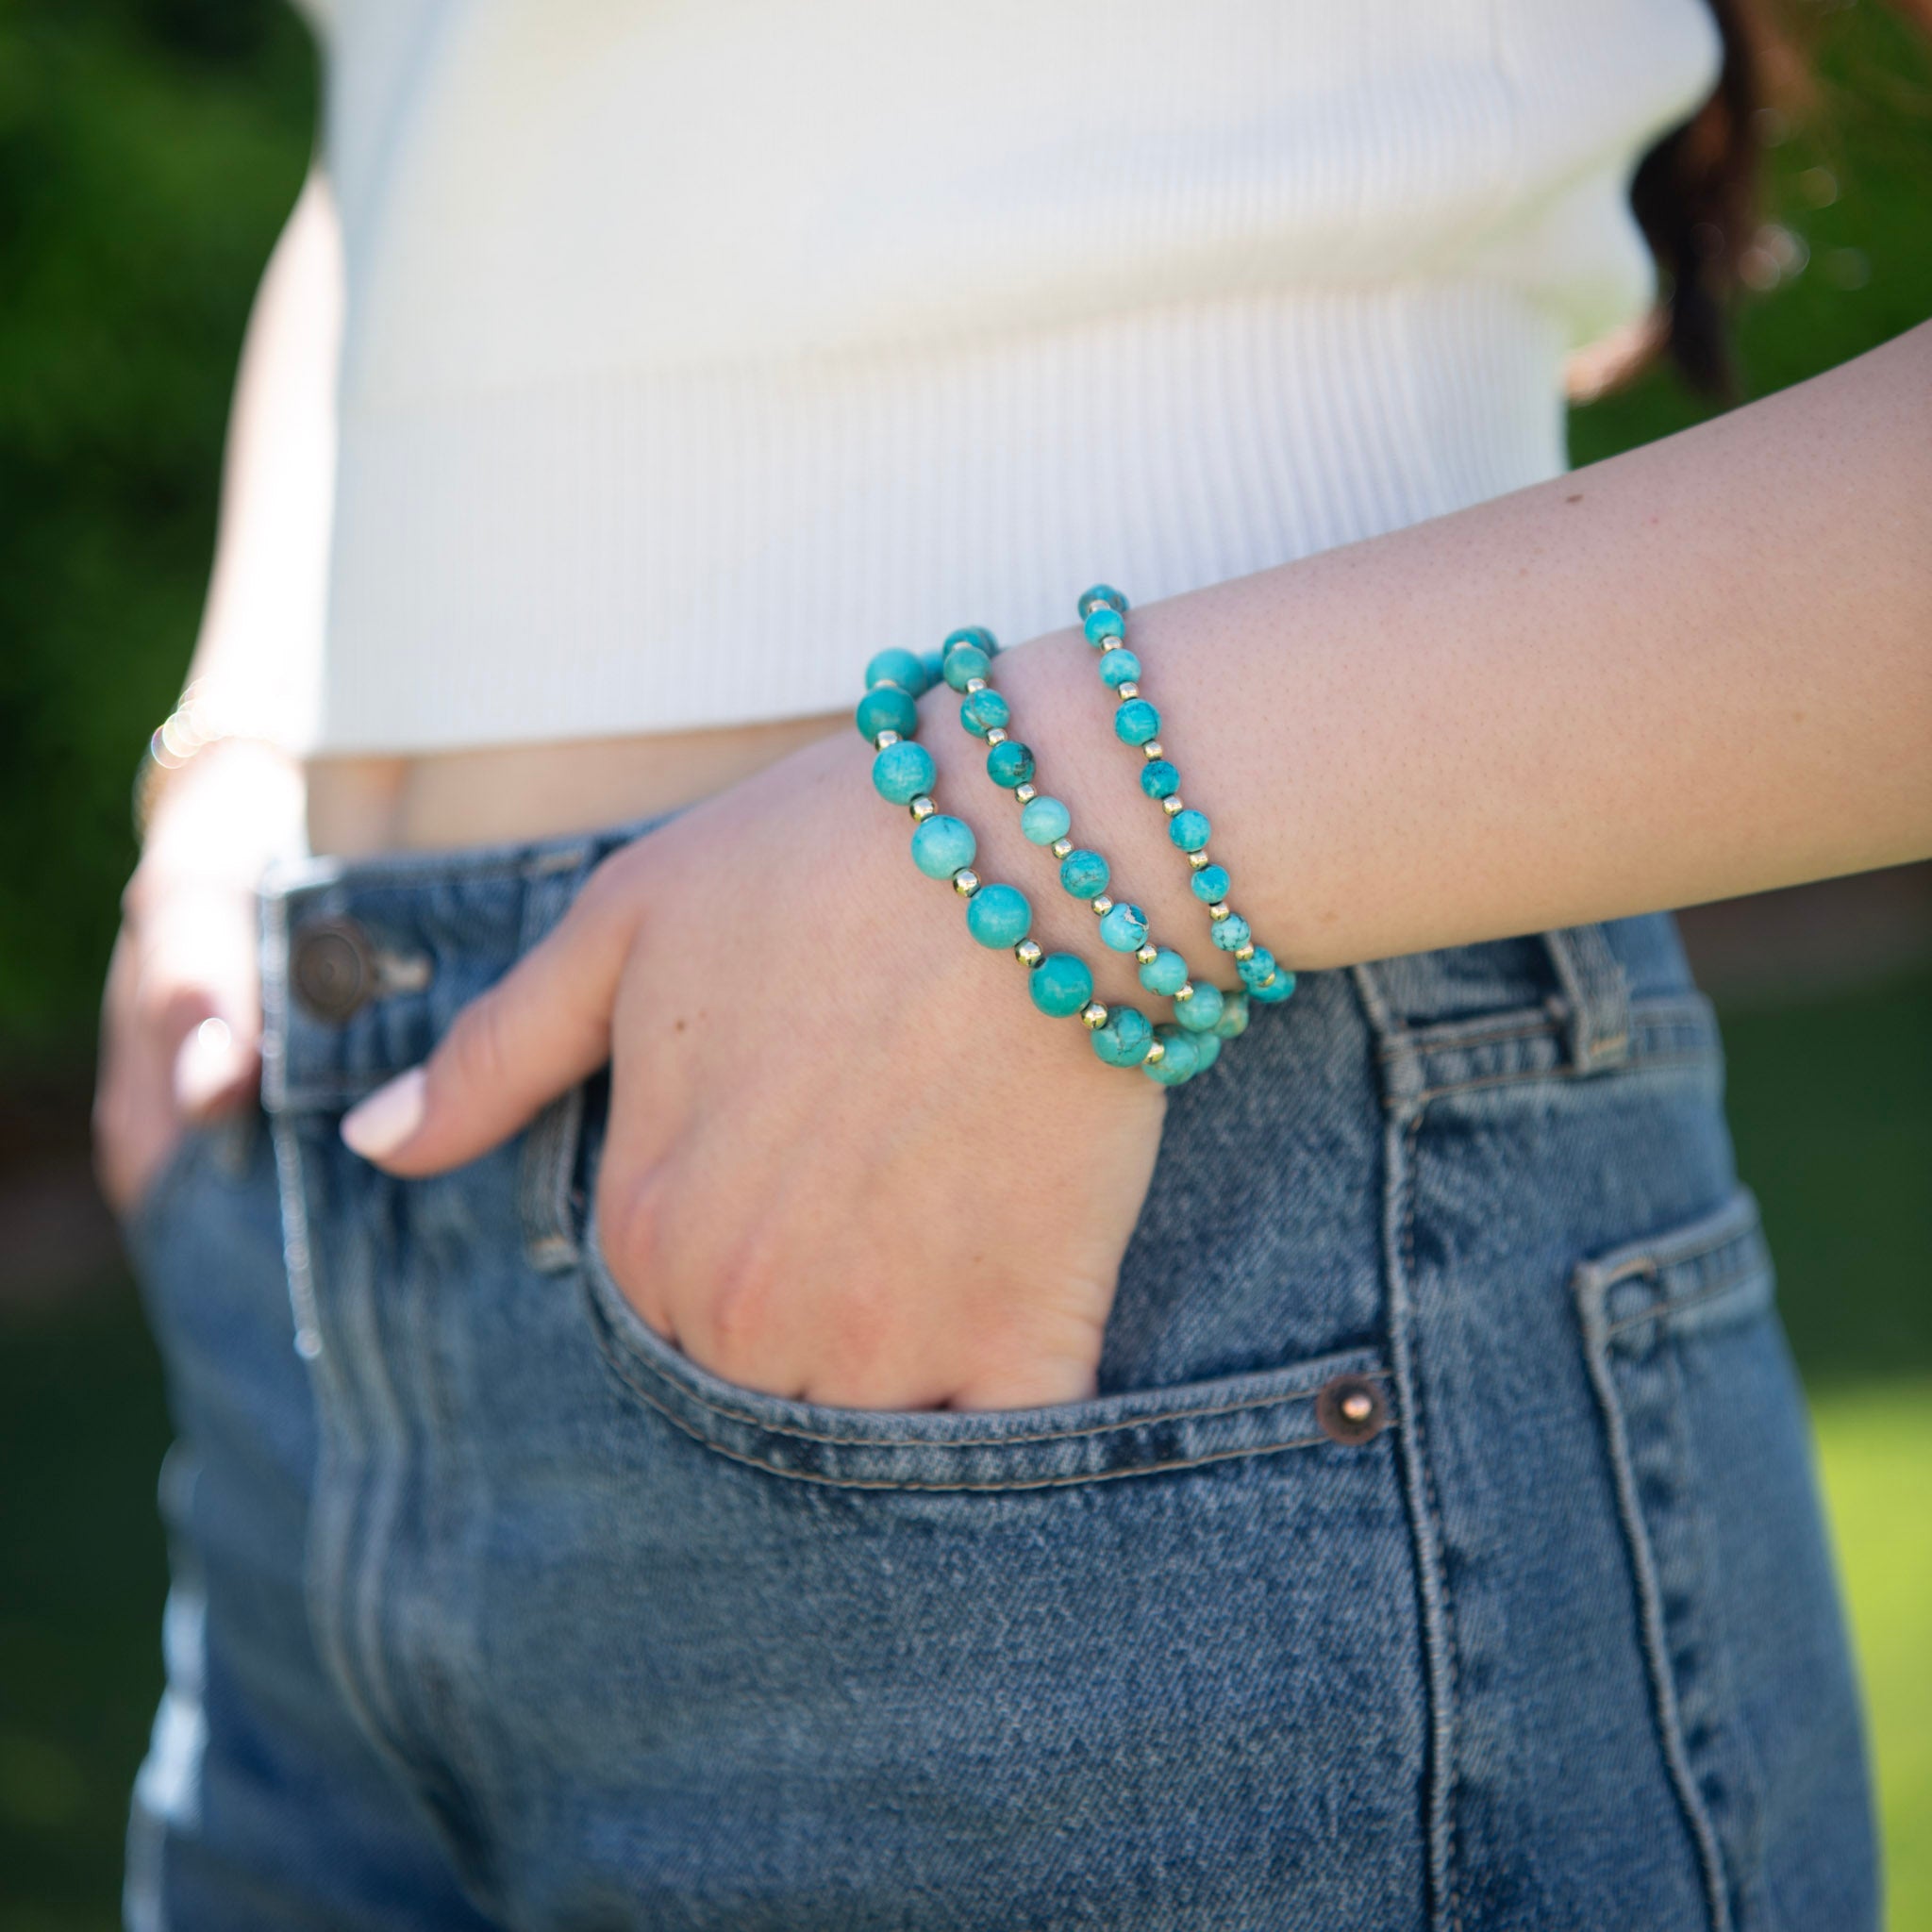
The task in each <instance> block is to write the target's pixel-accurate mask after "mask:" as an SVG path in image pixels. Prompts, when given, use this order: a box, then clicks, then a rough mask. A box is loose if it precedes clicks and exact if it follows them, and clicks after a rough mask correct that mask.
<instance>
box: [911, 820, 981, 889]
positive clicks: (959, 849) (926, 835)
mask: <svg viewBox="0 0 1932 1932" xmlns="http://www.w3.org/2000/svg"><path fill="white" fill-rule="evenodd" d="M978 850H979V841H977V840H976V839H974V836H973V827H972V826H971V825H969V824H967V823H966V822H965V820H964V819H949V818H948V817H947V816H946V815H945V813H944V812H936V813H935V814H934V815H933V816H932V817H931V818H929V819H927V820H926V821H925V822H924V824H921V825H919V826H918V827H917V828H916V829H915V830H914V832H913V834H912V862H913V864H914V865H916V866H917V867H918V868H919V869H920V871H921V872H923V873H924V874H925V875H926V877H927V878H929V879H949V878H951V877H952V876H953V874H955V873H956V872H958V870H959V868H960V867H961V866H962V865H971V864H972V863H973V855H974V853H975V852H976V851H978Z"/></svg>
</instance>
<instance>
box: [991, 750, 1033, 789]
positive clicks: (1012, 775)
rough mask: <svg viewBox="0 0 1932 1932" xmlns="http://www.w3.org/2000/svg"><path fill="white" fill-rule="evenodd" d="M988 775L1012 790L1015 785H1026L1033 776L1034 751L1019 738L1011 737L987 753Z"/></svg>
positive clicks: (996, 782) (995, 781) (995, 782)
mask: <svg viewBox="0 0 1932 1932" xmlns="http://www.w3.org/2000/svg"><path fill="white" fill-rule="evenodd" d="M986 775H987V776H988V777H989V778H991V780H992V782H993V783H994V784H995V785H1004V786H1005V787H1006V788H1007V790H1008V791H1011V790H1012V789H1013V787H1014V786H1015V785H1024V784H1025V782H1026V781H1027V779H1029V778H1030V777H1032V775H1033V753H1032V752H1031V750H1030V749H1028V747H1027V746H1025V745H1024V744H1022V743H1021V742H1020V741H1019V740H1018V739H1015V738H1009V739H1008V740H1007V741H1006V743H1004V744H996V745H994V746H993V748H992V749H991V751H990V752H988V753H987V755H986Z"/></svg>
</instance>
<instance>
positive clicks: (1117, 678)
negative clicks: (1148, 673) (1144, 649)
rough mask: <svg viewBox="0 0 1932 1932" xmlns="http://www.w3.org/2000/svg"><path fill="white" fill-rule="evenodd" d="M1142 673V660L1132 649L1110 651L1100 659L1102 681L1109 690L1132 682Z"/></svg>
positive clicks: (1114, 689)
mask: <svg viewBox="0 0 1932 1932" xmlns="http://www.w3.org/2000/svg"><path fill="white" fill-rule="evenodd" d="M1140 675H1141V660H1140V658H1137V657H1135V656H1134V654H1133V652H1131V651H1109V652H1108V654H1107V656H1106V657H1104V658H1102V659H1101V660H1100V681H1101V683H1102V684H1104V685H1106V687H1107V688H1108V691H1117V690H1118V689H1119V688H1120V687H1121V686H1122V685H1124V684H1132V683H1133V681H1134V680H1135V678H1137V677H1139V676H1140Z"/></svg>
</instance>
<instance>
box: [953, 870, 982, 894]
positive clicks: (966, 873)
mask: <svg viewBox="0 0 1932 1932" xmlns="http://www.w3.org/2000/svg"><path fill="white" fill-rule="evenodd" d="M953 890H954V891H956V892H958V895H959V896H960V898H962V899H970V898H972V896H973V895H974V892H976V891H978V890H979V874H977V873H976V872H974V870H973V868H972V867H971V866H970V865H962V866H961V867H960V868H959V870H958V872H956V873H955V874H953Z"/></svg>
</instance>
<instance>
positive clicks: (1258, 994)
mask: <svg viewBox="0 0 1932 1932" xmlns="http://www.w3.org/2000/svg"><path fill="white" fill-rule="evenodd" d="M1293 991H1294V974H1292V973H1291V972H1290V971H1289V970H1288V968H1287V967H1286V966H1277V967H1276V968H1275V969H1274V983H1273V984H1272V985H1270V986H1251V987H1249V989H1248V997H1249V998H1250V999H1251V1000H1260V1001H1262V1002H1263V1003H1264V1004H1265V1005H1267V1006H1271V1007H1272V1006H1274V1005H1276V1004H1277V1003H1278V1002H1280V1001H1282V1000H1285V999H1287V998H1288V997H1289V995H1290V994H1291V993H1292V992H1293Z"/></svg>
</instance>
